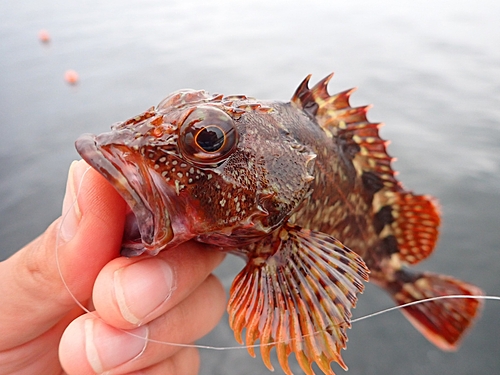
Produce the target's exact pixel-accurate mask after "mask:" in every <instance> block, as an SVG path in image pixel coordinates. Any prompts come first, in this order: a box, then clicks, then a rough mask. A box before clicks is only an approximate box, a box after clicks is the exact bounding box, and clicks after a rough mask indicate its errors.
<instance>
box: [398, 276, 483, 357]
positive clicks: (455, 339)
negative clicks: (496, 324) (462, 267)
mask: <svg viewBox="0 0 500 375" xmlns="http://www.w3.org/2000/svg"><path fill="white" fill-rule="evenodd" d="M396 277H397V281H395V282H394V283H393V284H392V285H390V286H389V289H390V291H391V292H392V296H393V298H394V300H395V301H396V302H397V303H398V304H399V305H402V304H405V303H410V302H415V301H419V300H422V299H424V298H431V297H439V296H453V295H466V296H471V298H460V297H457V298H446V299H439V300H435V301H429V302H423V303H419V304H415V305H412V306H408V307H405V308H403V309H402V310H401V311H402V312H403V314H404V315H405V316H406V317H407V318H408V320H409V321H410V322H411V323H412V324H413V325H414V326H415V328H416V329H417V330H419V331H420V332H421V333H422V334H423V335H424V337H425V338H427V339H428V340H429V341H430V342H432V343H433V344H434V345H436V346H437V347H438V348H440V349H442V350H448V351H451V350H456V349H457V348H458V345H459V341H460V340H461V338H462V337H463V336H464V334H465V332H466V331H467V330H468V329H469V328H470V327H471V326H472V324H473V322H474V320H475V318H476V317H477V316H478V315H479V311H480V309H481V307H482V301H481V300H480V299H476V298H472V296H477V295H479V296H481V295H483V292H482V290H481V289H479V288H478V287H476V286H474V285H471V284H468V283H465V282H463V281H460V280H457V279H455V278H452V277H450V276H445V275H437V274H432V273H417V272H412V271H409V270H408V269H405V268H403V269H401V270H400V271H398V272H397V273H396Z"/></svg>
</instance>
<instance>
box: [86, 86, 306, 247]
mask: <svg viewBox="0 0 500 375" xmlns="http://www.w3.org/2000/svg"><path fill="white" fill-rule="evenodd" d="M76 148H77V151H78V152H79V154H80V155H81V156H82V157H83V159H85V160H86V161H87V162H88V163H89V164H90V165H91V166H92V167H93V168H95V169H96V170H97V171H98V172H100V173H101V174H102V175H103V176H104V177H105V178H106V179H107V180H108V181H109V182H110V183H111V184H112V185H113V186H114V187H115V188H116V189H117V191H118V192H119V193H120V194H121V196H122V197H123V198H124V199H125V201H126V202H127V203H128V205H129V206H130V210H131V215H129V217H130V218H131V220H129V222H128V224H127V228H126V233H125V234H124V243H123V248H122V254H124V255H139V254H141V253H142V252H144V251H146V252H147V253H149V254H152V255H154V254H156V253H158V252H159V251H160V250H163V249H166V248H171V247H174V246H176V245H178V244H180V243H182V242H185V241H187V240H190V239H193V238H194V239H196V240H198V241H201V242H205V243H209V244H214V245H218V246H222V247H238V246H240V245H241V246H242V245H246V244H248V243H251V242H254V241H256V239H258V238H261V237H262V236H265V235H267V234H269V233H270V232H271V231H272V230H273V229H275V228H277V227H278V226H279V225H281V224H282V223H283V222H284V221H285V220H286V219H287V218H288V217H290V215H291V214H292V213H293V211H294V210H295V209H296V208H297V207H298V205H299V204H300V202H301V201H303V199H304V197H305V196H306V195H307V193H308V190H309V188H310V182H311V180H312V179H313V178H312V176H311V173H312V168H313V163H311V161H312V160H313V159H314V158H315V155H314V153H312V152H311V151H310V149H309V148H308V147H306V146H304V145H301V144H299V143H298V142H297V141H296V140H295V139H294V138H293V137H292V136H290V132H289V131H288V129H287V128H286V124H284V121H282V118H281V116H280V111H279V105H278V106H272V105H271V106H268V105H264V104H262V103H260V102H257V101H256V100H255V99H251V98H247V97H245V96H230V97H223V96H222V95H211V94H208V93H207V92H205V91H194V90H181V91H177V92H174V93H173V94H171V95H169V96H168V97H167V98H165V99H164V100H162V101H161V102H160V104H158V105H157V106H156V107H152V108H150V109H149V110H147V111H145V112H144V113H142V114H140V115H138V116H136V117H134V118H131V119H129V120H127V121H124V122H120V123H117V124H115V125H113V126H112V130H111V131H110V132H107V133H103V134H100V135H97V136H96V135H93V134H84V135H82V136H80V137H79V138H78V140H77V141H76Z"/></svg>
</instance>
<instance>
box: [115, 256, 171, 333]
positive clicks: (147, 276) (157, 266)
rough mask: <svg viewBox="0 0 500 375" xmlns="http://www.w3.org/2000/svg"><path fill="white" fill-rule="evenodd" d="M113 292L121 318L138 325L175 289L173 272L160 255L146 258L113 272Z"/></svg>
mask: <svg viewBox="0 0 500 375" xmlns="http://www.w3.org/2000/svg"><path fill="white" fill-rule="evenodd" d="M114 288H115V296H116V300H117V303H118V307H119V308H120V312H121V313H122V316H123V318H124V319H125V320H127V321H128V322H130V323H133V324H135V325H140V324H141V323H142V322H143V321H144V319H145V318H146V317H147V316H148V315H150V314H152V313H154V311H155V310H156V309H157V308H158V307H160V305H162V304H163V303H164V302H165V301H166V300H168V298H169V297H170V295H171V294H172V291H173V290H174V289H175V281H174V272H173V270H172V268H171V267H170V265H169V264H168V263H167V262H165V261H164V260H163V259H161V258H149V259H145V260H142V261H140V262H136V263H133V264H131V265H129V266H126V267H123V268H120V269H118V270H116V271H115V273H114Z"/></svg>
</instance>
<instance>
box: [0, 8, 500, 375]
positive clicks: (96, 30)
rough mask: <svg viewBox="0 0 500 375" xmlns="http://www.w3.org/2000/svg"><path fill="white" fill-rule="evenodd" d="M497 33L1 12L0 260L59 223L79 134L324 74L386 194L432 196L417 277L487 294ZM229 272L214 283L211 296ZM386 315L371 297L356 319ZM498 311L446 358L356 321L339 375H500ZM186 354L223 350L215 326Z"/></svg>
mask: <svg viewBox="0 0 500 375" xmlns="http://www.w3.org/2000/svg"><path fill="white" fill-rule="evenodd" d="M499 19H500V2H498V1H494V0H476V1H455V2H450V1H447V0H432V1H431V0H423V1H419V2H415V1H411V2H410V1H400V0H398V1H396V0H382V1H377V2H375V1H361V0H351V1H342V2H340V1H332V0H324V1H309V2H306V1H290V0H288V1H261V0H256V1H245V2H237V1H230V0H218V1H186V0H183V1H161V0H148V1H138V0H137V1H131V0H122V1H111V0H110V1H105V2H102V1H97V0H89V1H57V0H44V1H43V2H40V1H34V0H25V1H23V2H8V1H5V0H4V1H0V134H1V136H0V240H1V241H0V258H1V259H5V258H7V257H8V256H9V255H10V254H12V253H14V252H15V251H16V250H18V249H19V248H20V247H22V246H23V245H24V244H26V243H27V242H29V241H30V240H31V239H33V238H34V237H35V236H37V235H38V234H40V233H41V232H42V231H43V230H44V229H45V228H46V227H47V225H48V224H49V223H50V222H52V221H53V220H54V219H55V218H57V217H58V216H59V215H60V209H61V202H62V197H63V193H64V187H65V180H66V174H67V169H68V167H69V165H70V163H71V161H72V160H74V159H77V158H78V155H77V153H76V152H75V150H74V146H73V142H74V140H75V139H76V138H77V137H78V136H79V135H80V134H81V133H84V132H93V133H100V132H104V131H107V130H108V129H109V127H110V125H111V124H112V123H114V122H117V121H120V120H125V119H127V118H129V117H132V116H134V115H136V114H139V113H140V112H142V111H144V110H145V109H147V108H149V107H150V106H153V105H155V104H157V103H158V102H159V101H160V100H161V99H162V98H163V97H164V96H166V95H167V94H168V93H170V92H172V91H174V90H178V89H182V88H194V89H206V90H208V91H210V92H216V93H224V94H246V95H249V96H254V97H257V98H261V99H277V100H288V99H290V97H291V95H292V94H293V92H294V90H295V88H296V87H297V85H298V84H299V83H300V82H301V80H302V79H303V78H304V77H305V76H306V75H307V74H309V73H312V74H313V78H312V82H313V83H314V82H316V81H317V80H319V79H321V78H323V77H324V76H325V75H327V74H329V73H330V72H332V71H334V72H335V76H334V78H333V80H332V82H331V83H330V92H332V93H333V92H337V91H341V90H344V89H347V88H350V87H353V86H357V87H359V90H358V91H357V92H356V93H355V94H354V96H353V98H352V102H353V104H354V105H363V104H369V103H373V104H375V107H374V108H373V109H371V111H370V113H369V119H370V120H371V121H376V122H378V121H381V122H384V123H385V124H386V126H385V127H384V128H383V129H382V136H383V137H384V138H385V139H389V140H391V145H390V146H389V152H390V154H391V155H393V156H397V158H398V161H397V162H396V163H395V164H394V167H395V169H396V170H398V171H399V172H400V175H399V177H400V180H402V181H403V183H404V184H405V186H406V187H407V188H409V189H412V190H414V191H415V192H417V193H428V194H432V195H435V196H436V197H438V198H439V200H440V203H441V206H442V212H443V226H442V231H441V237H440V242H439V245H438V248H437V251H436V253H435V254H434V255H433V256H432V257H431V258H430V259H429V260H427V261H425V262H424V263H423V264H422V265H419V268H420V269H427V270H431V271H434V272H441V273H447V274H452V275H454V276H455V277H457V278H460V279H464V280H467V281H469V282H472V283H474V284H476V285H478V286H480V287H481V288H483V289H484V290H485V291H486V293H488V294H492V295H500V277H499V274H500V254H499V247H500V228H499V223H500V188H499V187H500V124H499V121H500V105H499V104H500V47H499V46H500V24H499V22H498V20H499ZM41 29H46V30H48V32H49V33H50V36H51V39H50V42H49V43H41V42H40V40H39V38H38V32H39V30H41ZM68 69H74V70H75V71H76V72H77V73H78V75H79V81H78V83H77V84H76V85H69V84H68V83H67V82H65V80H64V72H65V71H66V70H68ZM242 266H243V262H242V261H241V260H239V259H236V258H234V257H228V258H227V259H226V261H225V263H224V264H223V265H222V266H221V267H220V268H219V269H218V270H217V273H218V275H219V276H220V277H221V279H222V280H223V282H224V284H225V285H226V287H228V288H229V285H230V283H231V281H232V280H233V278H234V276H235V274H236V273H237V272H238V271H239V270H240V269H241V267H242ZM390 306H392V302H391V301H390V299H389V298H388V297H387V296H386V295H385V294H384V293H383V292H381V291H380V290H378V289H377V288H376V287H374V286H371V285H369V286H368V287H367V289H366V291H365V293H364V295H362V296H361V298H360V301H359V304H358V307H357V308H356V310H355V311H354V316H355V317H359V316H362V315H365V314H368V313H371V312H374V311H378V310H380V309H382V308H386V307H390ZM499 312H500V304H499V303H498V302H486V305H485V308H484V310H483V314H482V319H481V320H480V321H479V322H478V323H477V324H476V326H475V327H474V329H473V330H472V331H471V332H470V334H469V335H468V336H467V337H466V338H465V340H464V341H463V345H462V347H461V349H460V351H458V352H457V353H444V352H441V351H439V350H437V349H436V348H435V347H434V346H432V345H431V344H430V343H428V342H427V341H426V340H425V339H424V338H423V337H422V336H421V335H420V334H419V333H417V331H416V330H414V329H413V327H412V326H411V325H410V324H409V323H408V322H407V321H406V320H405V319H404V318H403V316H402V315H401V314H400V313H399V312H392V313H388V314H385V315H382V316H378V317H375V318H371V319H368V320H364V321H362V322H359V323H355V324H353V327H352V329H351V330H350V332H349V343H348V349H347V351H345V352H343V356H344V359H345V361H346V363H347V364H348V366H349V367H350V370H349V373H350V374H365V375H368V374H386V375H390V374H422V375H423V374H440V375H445V374H454V375H458V374H492V373H498V372H499V371H500V356H499V349H500V344H499V341H498V337H499V336H500V323H499V322H498V316H499V315H500V314H499ZM200 319H203V315H202V314H200ZM200 343H202V344H206V345H213V346H234V345H236V343H235V341H234V338H233V334H232V332H231V331H230V329H229V328H228V325H227V316H226V317H224V318H223V320H222V321H221V323H220V324H219V326H218V327H217V328H216V330H215V331H214V332H212V333H211V334H210V335H209V336H207V337H205V338H204V339H203V340H202V341H200ZM201 355H202V369H201V374H202V375H209V374H220V375H225V374H228V375H229V374H241V375H243V374H266V373H268V372H267V369H266V368H265V367H264V365H263V364H262V362H261V361H260V359H253V358H251V357H250V356H249V355H248V354H247V353H246V351H245V350H229V351H209V350H202V352H201ZM275 363H277V362H275ZM292 363H293V367H292V368H293V369H294V371H296V374H300V373H301V372H300V370H299V367H298V366H296V363H295V362H294V360H292ZM333 369H334V370H335V371H336V372H337V373H338V374H342V373H343V371H342V369H341V368H340V367H338V366H337V365H333ZM275 373H276V374H282V372H281V370H280V369H279V368H277V369H276V371H275ZM318 373H319V371H318Z"/></svg>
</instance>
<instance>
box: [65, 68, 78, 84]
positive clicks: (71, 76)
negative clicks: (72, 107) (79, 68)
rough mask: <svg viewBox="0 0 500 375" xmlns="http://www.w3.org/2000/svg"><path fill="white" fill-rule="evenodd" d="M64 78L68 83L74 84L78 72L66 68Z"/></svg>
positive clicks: (76, 80) (76, 81)
mask: <svg viewBox="0 0 500 375" xmlns="http://www.w3.org/2000/svg"><path fill="white" fill-rule="evenodd" d="M64 80H65V81H66V82H68V83H69V84H70V85H76V84H77V83H78V73H77V72H75V71H74V70H71V69H70V70H66V72H65V73H64Z"/></svg>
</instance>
